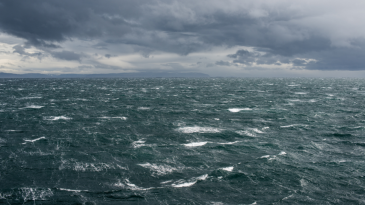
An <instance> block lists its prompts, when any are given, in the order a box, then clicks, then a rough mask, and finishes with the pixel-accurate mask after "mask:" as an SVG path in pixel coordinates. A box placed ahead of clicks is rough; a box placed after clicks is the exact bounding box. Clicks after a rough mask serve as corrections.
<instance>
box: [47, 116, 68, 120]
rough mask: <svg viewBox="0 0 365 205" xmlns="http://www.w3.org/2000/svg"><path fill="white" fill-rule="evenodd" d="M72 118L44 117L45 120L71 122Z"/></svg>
mask: <svg viewBox="0 0 365 205" xmlns="http://www.w3.org/2000/svg"><path fill="white" fill-rule="evenodd" d="M71 119H72V118H70V117H66V116H49V117H44V120H71Z"/></svg>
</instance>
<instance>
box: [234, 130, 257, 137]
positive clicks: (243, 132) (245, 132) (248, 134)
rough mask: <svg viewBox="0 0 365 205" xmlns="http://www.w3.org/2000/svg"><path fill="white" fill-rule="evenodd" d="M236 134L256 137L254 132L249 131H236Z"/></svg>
mask: <svg viewBox="0 0 365 205" xmlns="http://www.w3.org/2000/svg"><path fill="white" fill-rule="evenodd" d="M236 133H237V134H239V135H243V136H249V137H257V136H256V134H255V133H252V132H249V131H242V130H240V131H236Z"/></svg>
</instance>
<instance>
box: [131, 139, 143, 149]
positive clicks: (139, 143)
mask: <svg viewBox="0 0 365 205" xmlns="http://www.w3.org/2000/svg"><path fill="white" fill-rule="evenodd" d="M145 142H146V141H143V140H142V139H141V140H138V141H134V142H133V143H132V146H133V147H134V148H139V147H142V146H146V145H145V144H144V143H145Z"/></svg>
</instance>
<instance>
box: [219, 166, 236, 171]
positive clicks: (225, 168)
mask: <svg viewBox="0 0 365 205" xmlns="http://www.w3.org/2000/svg"><path fill="white" fill-rule="evenodd" d="M220 169H221V170H224V171H227V172H231V171H233V169H234V167H224V168H220Z"/></svg>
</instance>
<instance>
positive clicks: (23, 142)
mask: <svg viewBox="0 0 365 205" xmlns="http://www.w3.org/2000/svg"><path fill="white" fill-rule="evenodd" d="M364 99H365V81H364V80H355V79H59V80H57V79H26V80H23V79H0V204H88V205H90V204H215V205H220V204H365V197H364V195H365V177H364V176H365V162H364V159H365V157H364V154H365V141H364V128H365V112H364V105H365V100H364Z"/></svg>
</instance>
